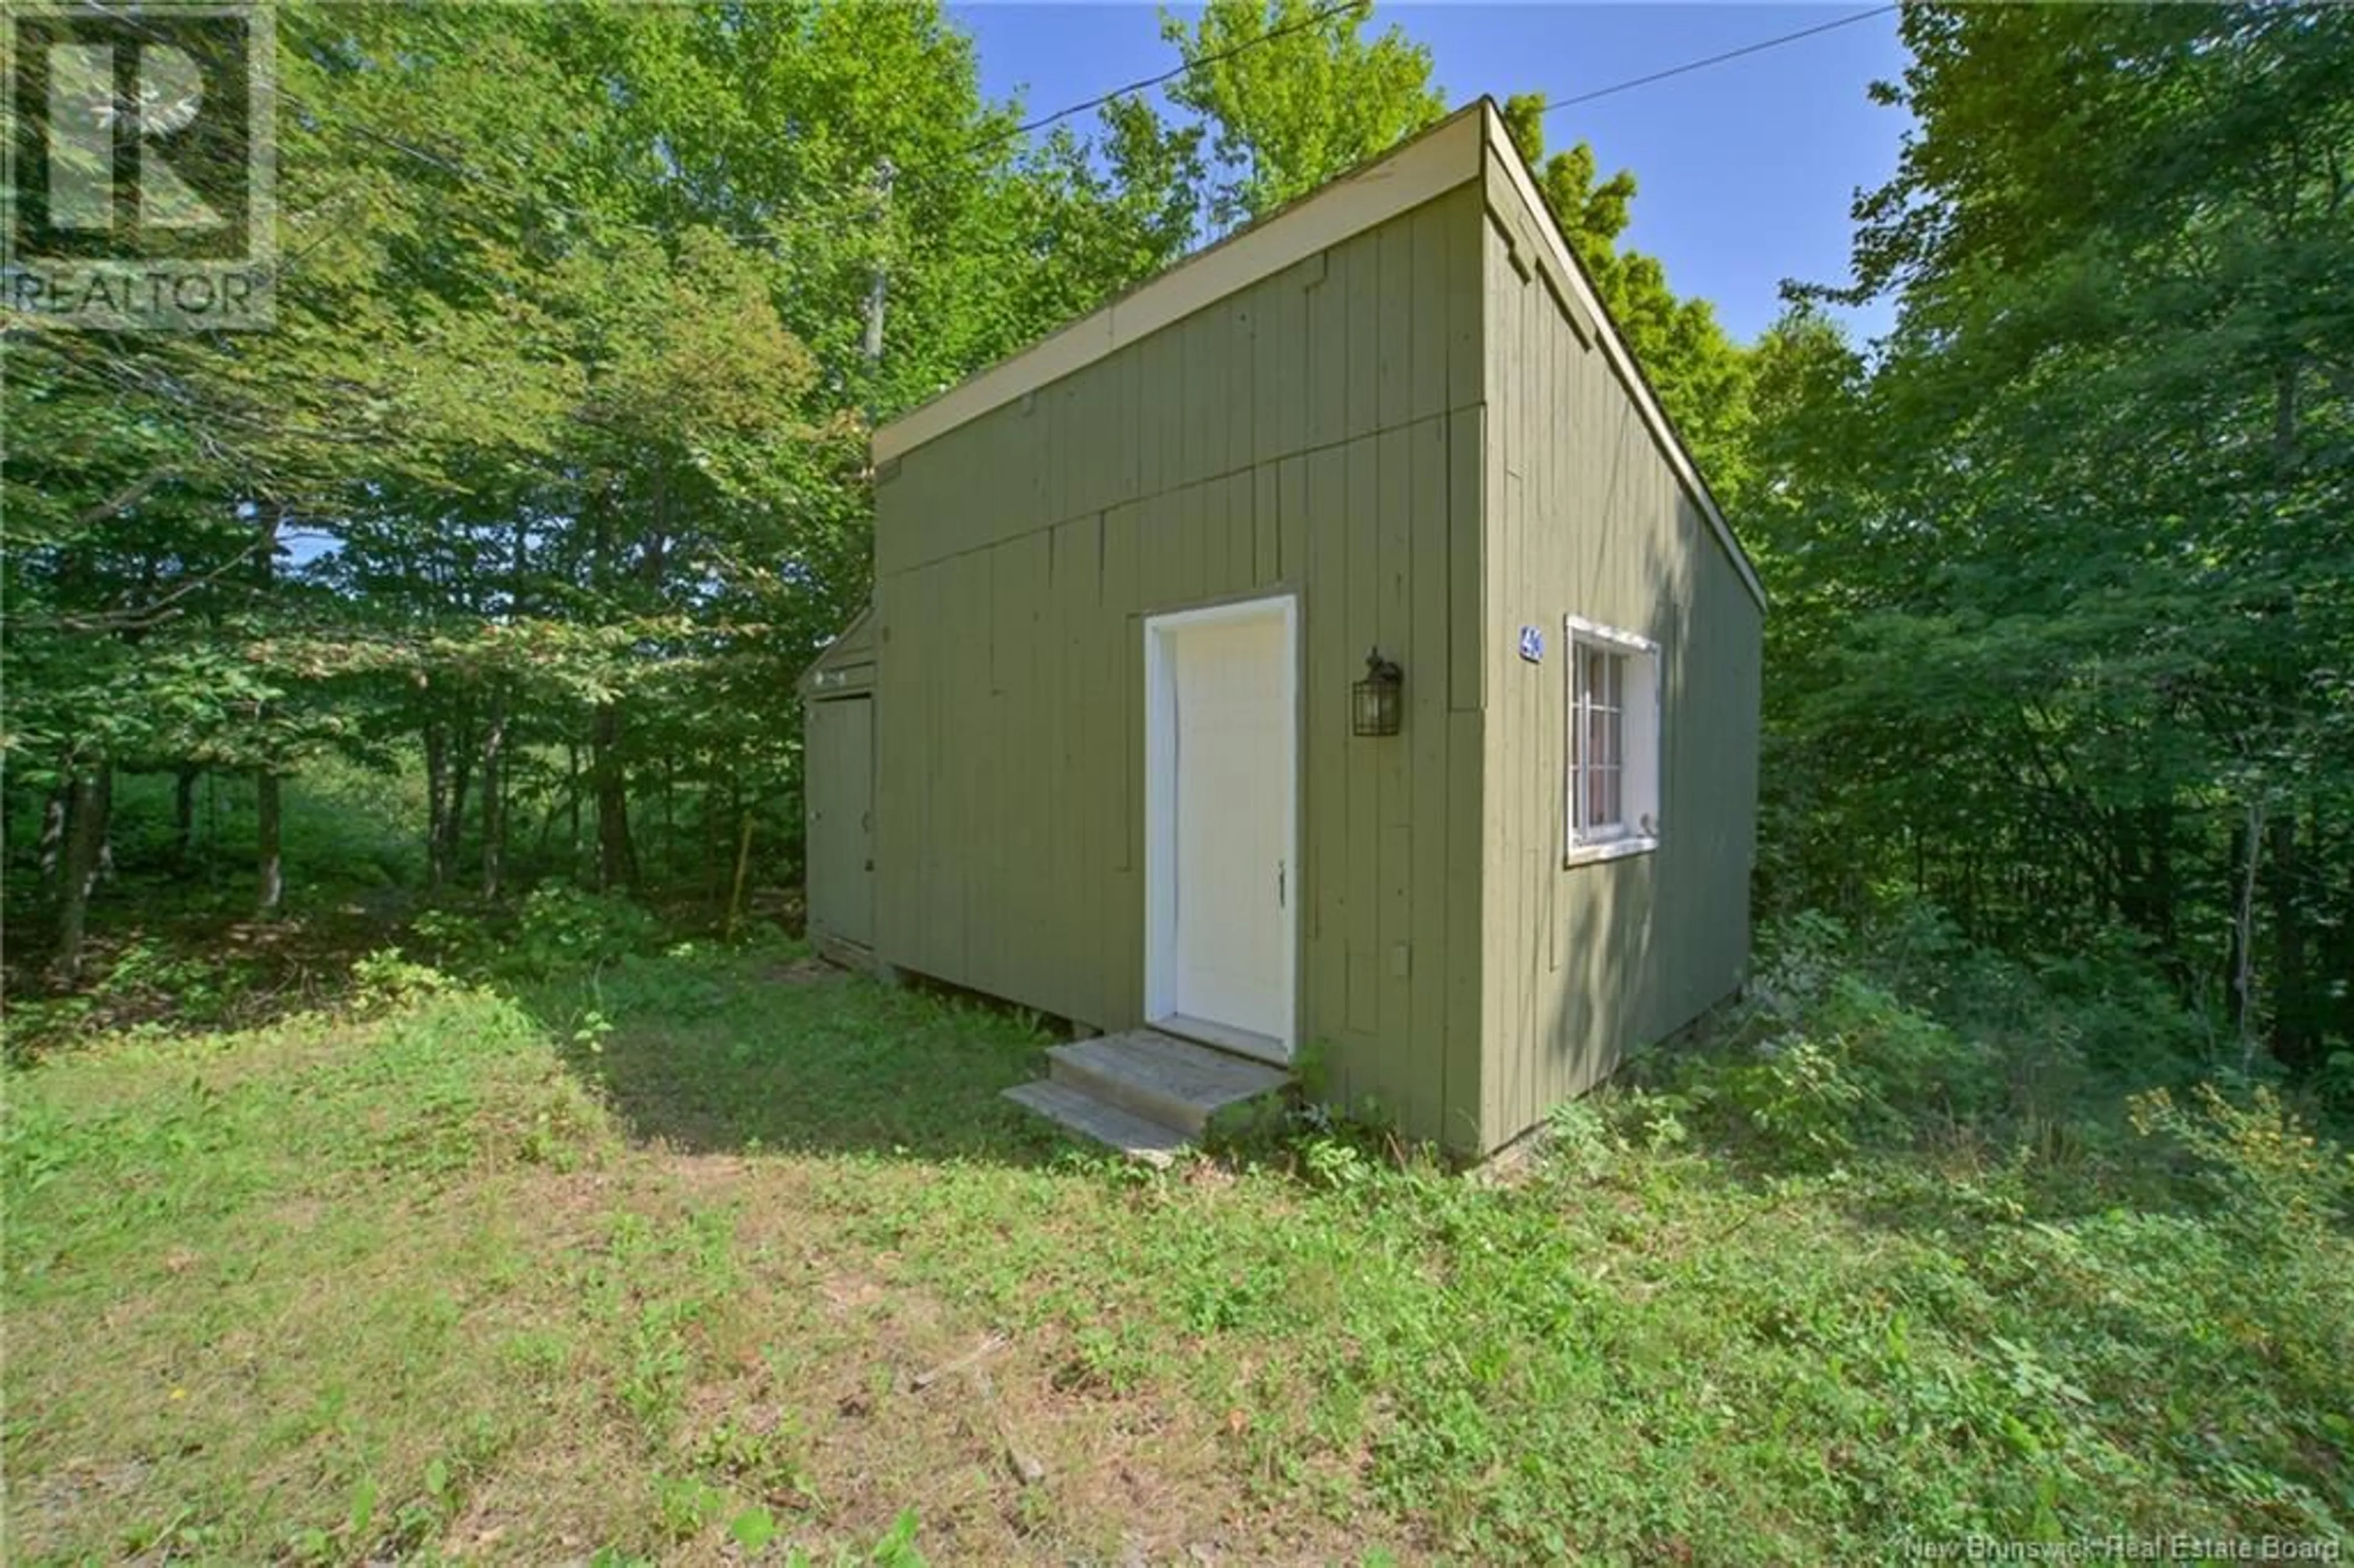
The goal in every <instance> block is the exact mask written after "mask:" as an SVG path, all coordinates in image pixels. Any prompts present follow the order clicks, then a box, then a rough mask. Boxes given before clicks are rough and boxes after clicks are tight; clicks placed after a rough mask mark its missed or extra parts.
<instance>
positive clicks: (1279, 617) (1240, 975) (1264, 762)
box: [1145, 599, 1299, 1061]
mask: <svg viewBox="0 0 2354 1568" xmlns="http://www.w3.org/2000/svg"><path fill="white" fill-rule="evenodd" d="M1294 624H1295V623H1294V620H1293V616H1292V601H1291V600H1290V599H1271V600H1259V601H1255V602H1253V603H1250V604H1245V605H1234V606H1221V607H1218V608H1216V609H1207V610H1196V611H1190V612H1185V613H1181V614H1177V615H1170V616H1160V617H1155V618H1153V619H1152V620H1150V621H1149V622H1148V623H1147V630H1146V637H1147V660H1146V663H1147V672H1146V673H1147V679H1148V680H1149V681H1150V682H1151V689H1150V700H1149V701H1148V703H1147V710H1148V712H1147V724H1148V735H1147V737H1146V744H1147V748H1148V756H1147V762H1148V771H1147V775H1146V797H1147V799H1146V818H1147V834H1148V841H1149V842H1148V853H1147V855H1146V868H1145V878H1146V883H1147V896H1148V899H1149V900H1150V916H1151V918H1150V921H1149V927H1150V929H1149V930H1148V933H1147V952H1148V955H1149V956H1148V959H1147V975H1146V989H1147V992H1148V995H1147V999H1146V1000H1147V1012H1148V1014H1149V1015H1150V1018H1151V1020H1152V1021H1153V1022H1156V1023H1159V1024H1161V1026H1163V1027H1165V1028H1167V1029H1169V1030H1171V1031H1172V1033H1182V1034H1188V1035H1192V1036H1193V1037H1195V1038H1198V1039H1203V1040H1206V1041H1208V1042H1209V1043H1210V1044H1217V1045H1225V1046H1227V1047H1228V1048H1230V1049H1235V1050H1242V1051H1247V1052H1249V1053H1251V1054H1254V1055H1259V1056H1265V1057H1270V1058H1273V1059H1275V1060H1278V1061H1288V1059H1289V1057H1290V1054H1291V1045H1292V1033H1293V1006H1292V977H1293V972H1294V969H1295V956H1296V955H1295V947H1294V940H1295V938H1294V930H1295V926H1294V921H1293V917H1292V912H1293V910H1294V909H1295V908H1296V906H1297V905H1298V903H1299V896H1298V887H1297V882H1298V876H1297V872H1296V867H1295V865H1294V863H1293V861H1294V856H1293V845H1292V838H1293V823H1294V820H1295V811H1296V802H1297V800H1298V788H1297V779H1298V772H1297V768H1296V767H1295V752H1296V749H1297V726H1296V719H1295V716H1294V712H1295V710H1294V703H1295V700H1296V697H1295V686H1296V679H1295V673H1294V671H1295V662H1294V654H1293V642H1292V639H1293V627H1294Z"/></svg>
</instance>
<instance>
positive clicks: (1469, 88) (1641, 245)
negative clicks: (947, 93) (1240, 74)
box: [949, 0, 1906, 340]
mask: <svg viewBox="0 0 2354 1568" xmlns="http://www.w3.org/2000/svg"><path fill="white" fill-rule="evenodd" d="M1869 8H1870V7H1869V5H1868V4H1866V5H1843V6H1829V5H1765V4H1755V5H1744V4H1716V5H1690V4H1675V3H1670V0H1620V3H1616V4H1571V3H1558V4H1547V5H1496V4H1452V3H1438V0H1430V3H1425V4H1416V5H1380V6H1378V7H1377V9H1376V11H1375V13H1374V17H1373V24H1372V26H1373V27H1374V28H1381V27H1384V26H1393V25H1394V26H1398V27H1399V28H1401V29H1403V30H1404V31H1405V33H1406V34H1407V35H1409V36H1410V37H1414V38H1416V39H1417V40H1419V41H1420V42H1422V43H1424V44H1426V45H1427V46H1428V47H1429V49H1430V52H1431V56H1432V58H1433V60H1434V62H1435V64H1436V68H1437V70H1436V74H1437V81H1438V85H1439V88H1440V90H1442V91H1443V92H1444V93H1445V95H1446V97H1447V102H1448V104H1449V105H1450V106H1452V105H1456V104H1459V103H1463V102H1466V101H1469V100H1470V99H1471V98H1473V97H1476V96H1477V95H1479V93H1482V92H1485V93H1490V94H1492V95H1493V96H1494V97H1495V98H1497V99H1498V100H1501V99H1503V98H1504V97H1506V96H1507V95H1508V94H1511V93H1514V92H1526V91H1538V92H1543V93H1544V94H1545V95H1546V96H1547V97H1548V98H1554V99H1559V98H1566V97H1571V96H1574V95H1575V94H1577V93H1580V92H1585V91H1590V90H1594V89H1596V88H1601V87H1607V86H1609V85H1611V84H1612V83H1614V82H1618V81H1623V80H1626V79H1629V78H1632V77H1638V76H1644V75H1647V74H1649V73H1650V72H1652V71H1656V70H1662V69H1667V68H1669V67H1670V66H1676V65H1681V64H1683V63H1684V62H1686V61H1688V60H1692V59H1697V58H1701V57H1702V56H1706V55H1712V54H1718V53H1721V52H1723V51H1724V50H1726V49H1732V48H1740V47H1742V46H1744V45H1746V44H1751V43H1755V42H1758V41H1760V40H1762V39H1765V38H1770V37H1776V36H1777V35H1780V34H1783V33H1790V32H1796V31H1797V30H1798V29H1799V28H1802V27H1808V26H1816V25H1819V24H1820V23H1823V22H1827V21H1830V20H1833V19H1835V18H1837V17H1840V16H1848V15H1851V14H1853V13H1854V12H1856V11H1859V10H1865V9H1869ZM1172 9H1173V10H1175V11H1177V12H1178V13H1179V14H1180V15H1184V16H1191V15H1193V14H1194V12H1195V10H1196V9H1197V8H1196V7H1193V6H1176V7H1172ZM949 15H950V16H952V17H953V18H954V19H955V20H956V22H957V23H958V24H959V25H960V26H962V27H964V28H965V30H966V31H968V32H969V33H970V34H971V35H972V37H973V38H974V40H975V41H976V43H977V45H978V47H979V49H980V55H981V84H982V87H983V89H984V90H986V91H987V92H988V93H989V94H990V95H991V96H992V97H995V98H1006V97H1013V96H1019V97H1020V98H1021V99H1022V101H1023V104H1024V106H1025V107H1026V108H1027V109H1028V110H1029V111H1031V112H1032V113H1034V114H1036V113H1044V112H1045V111H1049V110H1054V109H1060V108H1062V107H1063V106H1064V105H1065V104H1067V103H1072V102H1076V101H1079V100H1081V99H1086V98H1091V97H1093V96H1095V95H1096V94H1097V93H1099V92H1103V91H1106V90H1109V89H1111V88H1114V87H1117V86H1119V84H1121V83H1122V82H1126V81H1132V80H1135V79H1138V78H1140V77H1146V76H1151V75H1154V74H1156V73H1158V72H1160V71H1162V70H1165V69H1168V68H1169V67H1170V66H1171V65H1172V64H1174V63H1175V62H1176V54H1175V51H1174V50H1173V49H1172V48H1171V47H1170V46H1169V45H1167V44H1165V43H1163V42H1161V30H1160V16H1161V12H1160V8H1159V7H1157V6H1154V5H1146V4H1109V3H1103V0H1097V3H1093V4H1085V3H1081V4H1069V3H1057V4H1044V3H1037V0H1007V3H982V4H967V5H950V7H949ZM1904 58H1905V57H1904V50H1903V46H1902V45H1901V44H1900V43H1899V42H1898V41H1897V36H1896V17H1895V16H1893V14H1891V15H1885V16H1872V17H1869V18H1867V19H1866V20H1863V21H1861V22H1857V23H1855V24H1853V25H1852V26H1843V27H1840V28H1837V29H1835V30H1833V31H1830V32H1827V33H1821V34H1818V35H1817V36H1815V37H1808V38H1802V39H1799V40H1797V42H1795V43H1790V44H1786V45H1783V46H1782V47H1780V48H1774V49H1768V50H1765V51H1764V52H1763V53H1760V54H1755V55H1751V56H1748V57H1745V58H1741V59H1737V60H1731V61H1728V62H1726V63H1724V64H1723V65H1717V66H1712V67H1710V68H1708V69H1705V70H1699V71H1693V72H1691V73H1689V74H1687V75H1683V76H1680V77H1676V78H1674V79H1670V80H1668V81H1662V82H1657V83H1654V84H1652V85H1650V86H1647V87H1638V88H1636V89H1634V90H1631V91H1628V92H1623V93H1619V94H1617V95H1615V96H1612V97H1609V98H1606V99H1602V100H1600V101H1596V102H1594V103H1590V104H1582V105H1579V106H1576V107H1574V108H1570V109H1565V110H1564V111H1561V112H1559V113H1557V114H1554V115H1553V116H1551V117H1549V118H1548V119H1547V121H1546V122H1545V128H1546V135H1547V144H1548V146H1566V145H1568V144H1570V143H1574V142H1576V141H1578V140H1580V139H1584V140H1585V141H1588V142H1591V143H1593V144H1594V150H1595V154H1596V157H1597V158H1598V159H1599V160H1600V163H1601V165H1602V168H1603V169H1604V170H1605V171H1606V172H1607V171H1611V170H1616V169H1619V168H1627V169H1631V170H1633V171H1634V174H1635V177H1636V181H1637V184H1638V195H1637V196H1636V198H1635V207H1634V222H1633V224H1632V225H1631V227H1630V228H1629V230H1628V236H1627V238H1628V241H1629V242H1631V243H1632V244H1634V245H1635V246H1636V247H1637V248H1638V249H1643V250H1647V251H1649V252H1650V253H1651V254H1652V255H1655V256H1657V257H1659V259H1660V260H1661V261H1662V262H1664V263H1665V265H1666V267H1667V270H1668V281H1669V283H1670V286H1671V287H1673V288H1674V289H1675V290H1676V291H1677V292H1679V293H1681V294H1698V295H1700V296H1702V297H1703V298H1705V299H1708V300H1711V301H1712V302H1714V303H1715V305H1716V308H1717V313H1718V315H1719V318H1720V319H1721V320H1722V321H1723V323H1724V324H1725V327H1726V328H1727V330H1729V331H1730V332H1732V333H1733V334H1734V336H1736V337H1739V338H1742V339H1744V340H1745V339H1747V338H1750V337H1752V336H1754V335H1755V334H1756V333H1757V332H1759V331H1760V330H1761V329H1763V328H1764V327H1765V325H1766V323H1769V322H1771V321H1772V320H1773V319H1774V317H1775V316H1776V314H1777V313H1779V311H1780V308H1781V306H1780V301H1779V297H1778V295H1777V292H1776V290H1777V288H1778V286H1779V285H1780V283H1781V281H1782V280H1783V279H1785V278H1798V279H1802V280H1806V281H1814V282H1836V281H1842V280H1844V278H1845V277H1846V275H1847V261H1848V244H1849V238H1850V232H1851V229H1852V224H1851V221H1850V217H1849V205H1850V202H1851V201H1852V199H1853V197H1854V194H1855V192H1856V190H1857V189H1858V188H1859V187H1862V188H1865V189H1869V188H1871V187H1872V186H1874V185H1879V184H1880V183H1881V182H1882V181H1883V180H1885V179H1886V178H1887V177H1888V175H1890V174H1891V173H1893V171H1894V169H1895V166H1896V154H1897V146H1898V142H1899V139H1900V137H1901V136H1902V134H1903V130H1904V127H1905V124H1906V117H1905V115H1904V113H1903V111H1901V110H1894V109H1882V108H1880V107H1878V106H1876V105H1874V104H1872V103H1871V102H1870V101H1867V100H1866V99H1865V97H1864V88H1865V85H1866V84H1867V83H1868V82H1870V81H1872V79H1874V78H1887V79H1893V78H1894V77H1896V76H1897V75H1899V74H1900V73H1901V72H1902V71H1903V66H1904ZM1077 123H1078V124H1079V125H1080V126H1082V127H1085V126H1087V125H1089V124H1091V123H1092V116H1081V117H1079V119H1078V121H1077ZM1889 319H1890V317H1889V313H1888V311H1887V310H1886V308H1884V307H1882V306H1874V307H1872V308H1868V309H1866V310H1864V311H1861V312H1858V313H1850V320H1851V321H1852V322H1853V323H1854V325H1855V327H1856V328H1857V330H1858V332H1859V333H1860V334H1861V335H1863V336H1867V337H1868V336H1871V335H1874V334H1878V333H1881V332H1884V331H1885V330H1886V329H1887V326H1888V324H1889Z"/></svg>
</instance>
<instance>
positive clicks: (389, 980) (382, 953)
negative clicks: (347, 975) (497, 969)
mask: <svg viewBox="0 0 2354 1568" xmlns="http://www.w3.org/2000/svg"><path fill="white" fill-rule="evenodd" d="M456 985H457V981H455V980H451V978H450V977H449V976H448V975H445V974H443V973H442V972H441V971H440V969H435V968H433V967H432V966H431V965H430V964H416V963H411V962H409V961H408V959H406V958H404V957H402V956H401V951H400V949H399V948H377V949H376V951H374V952H372V953H368V954H366V955H365V956H363V957H361V958H360V959H357V960H356V961H355V962H354V963H353V965H352V988H353V1003H354V1008H355V1011H357V1012H363V1013H382V1012H396V1011H398V1010H399V1009H402V1008H406V1007H408V1006H411V1005H413V1004H414V1003H417V1002H419V1001H424V1000H425V999H426V998H428V997H433V996H440V995H441V994H443V993H444V992H447V991H451V989H453V988H454V987H455V986H456Z"/></svg>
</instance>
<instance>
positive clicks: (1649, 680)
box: [1561, 615, 1659, 865]
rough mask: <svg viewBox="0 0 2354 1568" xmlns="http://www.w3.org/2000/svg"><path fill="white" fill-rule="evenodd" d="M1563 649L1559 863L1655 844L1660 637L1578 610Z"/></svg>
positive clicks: (1568, 621)
mask: <svg viewBox="0 0 2354 1568" xmlns="http://www.w3.org/2000/svg"><path fill="white" fill-rule="evenodd" d="M1561 641H1562V646H1563V648H1564V650H1566V651H1567V652H1568V658H1567V659H1565V660H1564V663H1565V664H1567V666H1568V678H1567V687H1568V691H1567V702H1568V712H1567V718H1568V726H1567V728H1568V744H1567V747H1566V748H1565V750H1566V757H1565V763H1566V767H1565V768H1564V779H1563V790H1562V825H1563V833H1562V845H1563V848H1562V863H1563V864H1564V865H1575V864H1578V863H1582V862H1585V861H1590V860H1608V859H1611V858H1613V857H1615V856H1617V855H1622V854H1639V853H1642V852H1643V851H1645V850H1652V849H1657V848H1658V847H1659V644H1658V643H1656V642H1654V641H1651V640H1650V639H1649V638H1648V637H1640V636H1638V635H1636V634H1635V633H1634V632H1631V631H1621V630H1618V629H1617V627H1612V626H1602V625H1599V624H1597V623H1596V622H1594V621H1591V620H1584V619H1582V618H1580V617H1578V616H1575V615H1569V616H1564V617H1563V618H1562V639H1561Z"/></svg>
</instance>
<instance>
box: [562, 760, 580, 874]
mask: <svg viewBox="0 0 2354 1568" xmlns="http://www.w3.org/2000/svg"><path fill="white" fill-rule="evenodd" d="M564 795H565V801H564V806H565V810H567V812H569V813H570V814H571V817H572V853H571V854H570V855H569V856H568V857H567V859H566V861H565V868H566V870H567V872H569V873H570V874H572V875H575V876H578V874H580V743H579V742H578V741H577V740H567V741H566V742H565V743H564Z"/></svg>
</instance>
